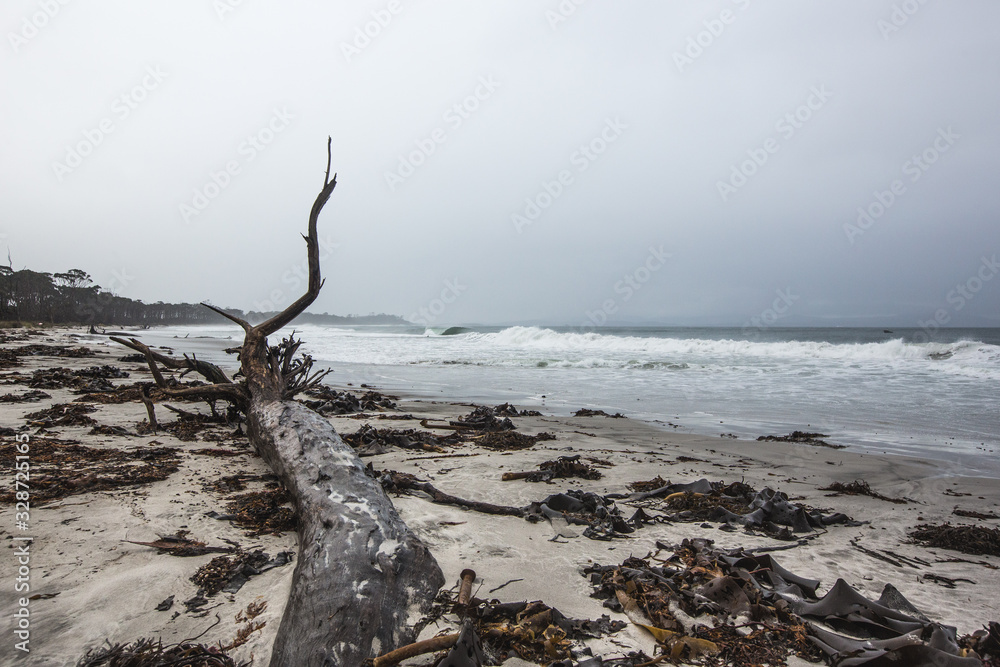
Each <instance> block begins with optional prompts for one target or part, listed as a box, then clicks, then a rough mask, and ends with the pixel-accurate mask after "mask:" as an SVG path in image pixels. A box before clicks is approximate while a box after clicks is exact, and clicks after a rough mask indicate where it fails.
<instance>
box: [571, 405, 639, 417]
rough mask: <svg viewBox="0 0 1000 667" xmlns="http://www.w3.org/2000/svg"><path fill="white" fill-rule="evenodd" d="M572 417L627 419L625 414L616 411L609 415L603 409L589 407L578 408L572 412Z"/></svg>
mask: <svg viewBox="0 0 1000 667" xmlns="http://www.w3.org/2000/svg"><path fill="white" fill-rule="evenodd" d="M573 416H574V417H608V418H610V419H628V418H627V417H626V416H625V415H623V414H622V413H620V412H616V413H615V414H613V415H609V414H608V413H607V412H605V411H604V410H591V409H590V408H580V409H579V410H577V411H576V412H574V413H573Z"/></svg>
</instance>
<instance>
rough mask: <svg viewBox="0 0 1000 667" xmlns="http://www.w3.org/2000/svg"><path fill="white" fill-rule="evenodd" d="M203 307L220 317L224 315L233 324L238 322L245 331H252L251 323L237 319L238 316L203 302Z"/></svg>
mask: <svg viewBox="0 0 1000 667" xmlns="http://www.w3.org/2000/svg"><path fill="white" fill-rule="evenodd" d="M201 305H203V306H205V307H206V308H208V309H209V310H211V311H212V312H214V313H218V314H219V315H222V316H223V317H224V318H226V319H227V320H230V321H232V322H236V324H238V325H240V327H242V328H243V330H244V331H250V329H252V328H253V327H252V326H250V323H249V322H247V321H246V320H244V319H243V318H242V317H237V316H236V315H232V314H230V313H227V312H226V311H224V310H222V309H221V308H216V307H215V306H213V305H212V304H210V303H204V302H202V304H201Z"/></svg>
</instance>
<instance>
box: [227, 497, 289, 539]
mask: <svg viewBox="0 0 1000 667" xmlns="http://www.w3.org/2000/svg"><path fill="white" fill-rule="evenodd" d="M290 502H291V496H289V495H288V492H287V491H286V490H285V489H284V488H281V487H278V488H276V489H269V490H266V491H251V492H249V493H243V494H240V495H237V496H233V497H232V498H230V499H229V500H228V501H226V509H227V510H228V511H229V513H230V515H231V517H232V521H233V522H234V523H236V525H237V526H239V527H240V528H243V529H245V530H247V531H249V532H248V535H250V536H251V537H257V536H259V535H264V534H271V535H280V534H281V533H284V532H287V531H293V530H295V529H296V528H297V527H298V520H297V518H296V516H295V512H294V511H293V510H292V508H290V507H286V506H285V505H286V504H288V503H290Z"/></svg>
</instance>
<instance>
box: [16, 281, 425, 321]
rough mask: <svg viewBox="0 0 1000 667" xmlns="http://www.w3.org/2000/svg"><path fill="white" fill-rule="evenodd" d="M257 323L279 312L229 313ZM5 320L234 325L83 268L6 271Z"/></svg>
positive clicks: (321, 317)
mask: <svg viewBox="0 0 1000 667" xmlns="http://www.w3.org/2000/svg"><path fill="white" fill-rule="evenodd" d="M223 310H226V311H227V312H230V313H232V314H234V315H237V316H239V317H242V318H243V319H245V320H247V321H249V322H251V323H256V322H262V321H264V320H266V319H267V318H269V317H271V316H272V315H275V314H276V311H275V312H267V313H262V312H254V311H250V312H244V311H242V310H238V309H235V308H233V309H229V308H224V309H223ZM0 321H21V322H44V323H47V324H97V325H104V326H156V325H163V324H219V323H227V322H229V320H227V319H226V318H224V317H222V316H221V315H219V314H217V313H214V312H212V311H211V310H209V309H208V308H206V307H204V306H202V305H201V304H197V303H163V302H162V301H158V302H156V303H143V302H142V301H137V300H135V299H128V298H125V297H121V296H117V295H115V294H114V293H112V292H110V291H108V290H105V289H104V288H103V287H101V286H100V285H96V284H94V281H93V280H92V279H91V277H90V275H89V274H88V273H86V272H85V271H81V270H80V269H70V270H69V271H66V272H65V273H40V272H38V271H32V270H30V269H22V270H20V271H15V270H13V269H12V268H11V267H9V266H0ZM295 321H296V322H297V323H300V324H409V322H407V321H406V320H404V319H403V318H401V317H399V316H397V315H387V314H385V313H378V314H374V313H371V314H368V315H344V316H342V315H329V314H327V313H322V314H316V313H303V314H301V315H299V316H298V317H297V318H296V319H295Z"/></svg>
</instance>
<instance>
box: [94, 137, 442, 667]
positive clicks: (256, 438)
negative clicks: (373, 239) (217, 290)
mask: <svg viewBox="0 0 1000 667" xmlns="http://www.w3.org/2000/svg"><path fill="white" fill-rule="evenodd" d="M330 148H331V147H330V141H329V140H328V141H327V165H326V175H325V177H324V181H323V189H322V190H321V191H320V193H319V195H318V196H317V197H316V201H315V202H314V203H313V206H312V210H311V211H310V214H309V229H308V234H307V235H306V236H304V237H303V238H305V240H306V247H307V254H308V260H309V286H308V289H307V290H306V293H305V294H304V295H302V296H301V297H300V298H299V299H298V300H296V301H295V302H294V303H292V304H291V305H290V306H288V308H286V309H285V310H284V311H282V312H281V313H279V314H277V315H275V316H274V317H272V318H271V319H269V320H267V321H266V322H263V323H261V324H258V325H256V326H252V325H251V324H249V323H248V322H246V321H245V320H243V319H241V318H239V317H236V316H233V315H230V314H228V313H226V312H224V311H222V310H220V309H218V308H215V307H214V306H210V305H208V304H204V305H206V307H208V308H211V309H212V310H214V311H215V312H217V313H219V314H221V315H223V316H224V317H226V318H228V319H230V320H232V321H233V322H235V323H236V324H238V325H239V326H240V327H242V329H243V331H244V340H243V345H242V347H241V349H240V351H239V359H240V372H241V375H242V376H243V377H242V378H241V379H240V381H239V382H236V381H234V380H232V379H230V378H229V377H228V376H227V375H226V374H225V373H224V372H223V371H221V370H220V369H219V368H218V367H217V366H214V365H213V364H210V363H207V362H204V361H200V360H198V359H195V358H188V357H186V356H185V357H184V359H175V358H170V357H166V356H165V355H160V354H158V353H156V352H153V351H152V350H150V349H149V347H148V346H146V345H143V344H142V343H141V342H140V341H138V340H135V339H130V340H126V339H122V338H115V339H114V340H116V341H117V342H119V343H121V344H123V345H126V346H128V347H130V348H132V349H135V350H138V351H140V352H142V353H143V354H144V355H145V356H146V360H147V362H148V363H149V366H150V368H151V369H152V370H153V375H154V379H155V380H156V383H157V385H158V386H159V387H160V388H161V389H163V390H164V391H165V392H166V393H167V394H168V395H176V396H183V397H187V398H205V399H206V400H209V401H214V400H219V399H222V400H226V401H229V402H230V403H231V404H232V405H233V406H234V407H236V408H237V409H239V411H240V412H242V413H243V414H245V416H246V419H247V426H248V429H247V431H248V435H249V437H250V442H251V443H252V444H253V446H254V447H255V449H256V450H257V452H258V453H259V454H260V455H261V457H262V458H263V459H264V461H265V462H266V463H267V464H268V465H269V466H270V467H271V469H272V470H273V471H274V473H275V474H276V475H277V476H278V478H279V479H280V480H281V482H282V484H284V486H285V487H286V488H287V489H288V491H289V494H290V495H291V497H292V498H293V499H294V503H295V508H296V512H297V514H298V519H299V531H298V534H299V557H298V559H297V562H296V566H295V572H294V574H293V579H292V590H291V594H290V597H289V601H288V604H287V606H286V607H285V612H284V616H283V617H282V619H281V625H280V627H279V628H278V632H277V639H276V640H275V644H274V649H273V651H272V654H271V662H270V664H271V665H272V667H279V666H280V667H287V666H289V665H296V666H302V667H312V666H313V665H323V666H337V667H347V666H354V665H360V664H362V663H363V661H364V660H365V659H366V658H372V657H375V656H378V655H380V654H382V653H385V652H387V651H390V650H392V649H394V648H396V647H398V646H402V645H406V644H409V643H410V642H412V641H413V640H414V639H415V637H413V628H414V625H415V624H416V622H417V621H418V620H419V619H420V617H421V616H422V615H423V614H424V613H425V612H427V611H428V610H429V608H430V604H431V602H432V601H433V598H434V596H435V594H436V593H437V591H438V589H439V588H440V587H441V585H442V584H443V583H444V576H443V575H442V573H441V569H440V567H438V564H437V561H435V560H434V557H433V556H432V555H431V554H430V552H429V551H428V550H427V547H426V546H425V545H424V544H423V543H422V542H421V541H420V540H419V539H418V538H417V537H416V536H415V535H414V534H413V533H412V532H411V531H410V530H409V529H408V528H407V527H406V524H404V523H403V521H402V520H401V519H400V518H399V515H398V514H397V513H396V510H395V508H394V507H393V505H392V501H391V500H390V499H389V498H388V497H387V496H386V494H385V492H384V491H383V490H382V487H381V485H380V484H379V483H378V482H377V481H376V480H374V479H372V478H371V477H369V476H367V475H366V474H365V469H364V466H363V465H362V464H361V461H360V459H358V457H357V456H356V455H355V453H354V450H353V449H352V448H351V447H350V446H348V445H347V444H346V443H344V441H343V440H341V438H340V436H339V435H337V433H336V431H335V430H334V428H333V426H332V425H331V424H330V422H328V421H327V420H326V419H325V418H324V417H322V416H320V415H319V414H317V413H315V412H313V411H312V410H310V409H309V408H307V407H306V406H304V405H302V404H301V403H299V402H298V401H294V400H291V399H292V397H293V396H294V395H295V394H297V393H299V392H301V391H303V390H305V389H307V388H309V387H311V386H314V385H315V384H317V383H318V382H319V380H320V379H321V378H322V376H323V375H324V373H322V372H318V373H313V372H312V359H311V358H310V357H309V356H308V355H302V356H301V357H295V353H296V352H297V350H298V346H299V344H300V343H299V342H298V341H295V340H294V339H292V338H286V339H285V340H283V341H282V343H281V344H279V345H274V346H272V345H269V344H268V342H267V337H268V336H269V335H272V334H274V333H276V332H277V331H279V330H280V329H281V328H283V327H284V326H286V325H287V324H289V323H291V321H292V320H293V319H294V318H295V317H296V316H297V315H299V314H300V313H301V312H302V311H303V310H305V309H306V308H307V307H308V306H309V304H311V303H312V302H313V301H314V300H315V299H316V297H317V296H318V295H319V292H320V289H321V288H322V286H323V280H322V278H321V276H320V264H319V241H318V238H317V233H316V228H317V221H318V219H319V214H320V212H321V211H322V210H323V206H324V205H325V204H326V202H327V201H328V200H329V198H330V195H331V194H332V193H333V189H334V188H335V187H336V185H337V177H336V175H334V176H333V178H332V179H331V178H330V157H331V156H330ZM159 366H164V367H166V368H171V369H177V370H183V371H184V372H189V371H191V372H196V373H198V374H200V375H202V376H203V377H205V378H206V379H207V380H208V381H209V382H210V383H211V384H208V385H203V386H194V387H177V386H175V385H171V384H170V383H169V382H168V381H167V380H166V379H165V378H164V377H163V374H162V373H161V372H160V369H159Z"/></svg>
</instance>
